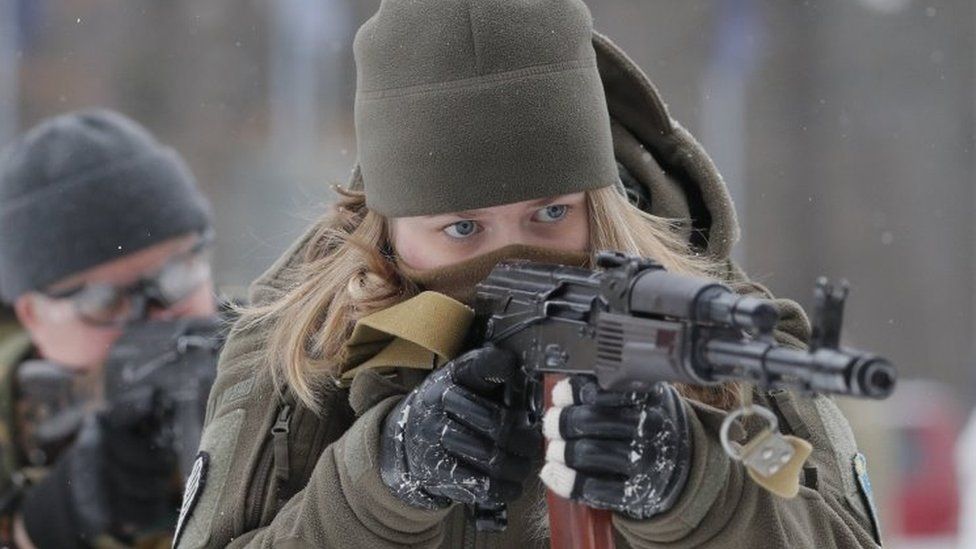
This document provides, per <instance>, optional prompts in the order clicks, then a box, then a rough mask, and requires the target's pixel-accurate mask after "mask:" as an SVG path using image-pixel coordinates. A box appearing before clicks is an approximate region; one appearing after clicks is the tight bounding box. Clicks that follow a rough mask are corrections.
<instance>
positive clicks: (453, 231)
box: [444, 219, 481, 238]
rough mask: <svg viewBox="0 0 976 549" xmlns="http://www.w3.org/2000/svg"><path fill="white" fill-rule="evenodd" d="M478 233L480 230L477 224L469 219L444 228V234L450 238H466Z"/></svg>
mask: <svg viewBox="0 0 976 549" xmlns="http://www.w3.org/2000/svg"><path fill="white" fill-rule="evenodd" d="M480 231H481V229H480V227H479V226H478V223H477V222H475V221H472V220H470V219H465V220H463V221H458V222H457V223H451V224H450V225H448V226H447V227H444V232H445V233H447V236H449V237H451V238H468V237H469V236H471V235H473V234H475V233H478V232H480Z"/></svg>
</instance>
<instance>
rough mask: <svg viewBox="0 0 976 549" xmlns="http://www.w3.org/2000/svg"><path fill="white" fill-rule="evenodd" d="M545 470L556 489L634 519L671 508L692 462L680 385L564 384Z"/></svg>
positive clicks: (550, 422) (549, 425) (546, 427)
mask: <svg viewBox="0 0 976 549" xmlns="http://www.w3.org/2000/svg"><path fill="white" fill-rule="evenodd" d="M542 431H543V433H544V435H545V437H546V440H547V442H548V445H547V448H546V464H545V465H544V466H543V468H542V471H541V473H540V476H541V477H542V481H543V483H545V485H546V486H547V487H549V489H550V490H552V491H553V492H555V493H556V494H557V495H559V496H562V497H564V498H568V499H572V500H576V501H578V502H581V503H583V504H584V505H587V506H589V507H593V508H596V509H609V510H612V511H616V512H618V513H622V514H624V515H626V516H628V517H631V518H635V519H646V518H650V517H652V516H654V515H657V514H660V513H663V512H665V511H667V510H669V509H670V508H671V507H672V506H673V505H674V503H675V502H676V501H677V499H678V497H679V496H680V495H681V491H682V490H683V489H684V485H685V481H686V480H687V477H688V471H689V469H690V467H691V438H690V433H689V431H688V418H687V416H686V413H685V410H684V407H683V404H682V402H681V398H680V397H679V396H678V392H677V391H676V390H675V389H674V387H672V386H671V385H670V384H668V383H658V384H656V385H655V386H654V389H653V390H652V391H651V392H649V393H617V392H612V391H605V390H603V389H601V388H600V386H599V385H597V382H596V379H594V378H592V377H590V376H573V377H570V378H567V379H564V380H562V381H560V382H559V383H557V384H556V385H555V387H554V388H553V391H552V408H550V409H549V410H548V411H547V412H546V415H545V416H544V418H543V427H542Z"/></svg>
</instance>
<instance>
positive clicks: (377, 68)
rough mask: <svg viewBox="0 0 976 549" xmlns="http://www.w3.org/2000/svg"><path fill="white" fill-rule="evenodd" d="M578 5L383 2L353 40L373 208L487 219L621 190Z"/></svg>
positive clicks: (551, 0)
mask: <svg viewBox="0 0 976 549" xmlns="http://www.w3.org/2000/svg"><path fill="white" fill-rule="evenodd" d="M592 39H593V22H592V17H591V16H590V13H589V10H588V9H587V8H586V6H585V5H584V4H583V3H582V2H581V1H580V0H463V1H460V0H383V2H382V4H381V5H380V8H379V11H378V12H377V13H376V14H375V15H373V17H372V18H370V19H369V20H368V21H367V22H366V23H365V24H364V25H363V26H362V28H360V29H359V32H358V33H357V34H356V40H355V43H354V53H355V57H356V65H357V90H356V136H357V140H358V148H359V162H360V167H361V170H362V178H363V182H364V185H365V191H366V202H367V205H368V206H369V207H370V209H373V210H375V211H377V212H379V213H381V214H384V215H386V216H391V217H400V216H414V215H429V214H437V213H444V212H451V211H459V210H469V209H475V208H483V207H489V206H496V205H500V204H507V203H511V202H518V201H522V200H529V199H533V198H541V197H546V196H555V195H561V194H568V193H574V192H579V191H583V190H588V189H596V188H600V187H604V186H607V185H612V184H615V183H616V182H617V181H618V174H617V168H616V164H615V161H614V156H613V143H612V139H611V135H610V120H609V115H608V113H607V102H606V98H605V97H604V92H603V87H602V84H601V81H600V75H599V72H598V70H597V63H596V56H595V53H594V49H593V44H592Z"/></svg>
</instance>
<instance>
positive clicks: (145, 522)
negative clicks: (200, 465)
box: [20, 409, 176, 549]
mask: <svg viewBox="0 0 976 549" xmlns="http://www.w3.org/2000/svg"><path fill="white" fill-rule="evenodd" d="M122 418H124V419H122ZM152 423H153V422H152V421H149V419H148V416H147V412H146V410H143V409H128V410H112V411H111V413H109V412H101V413H98V414H91V415H89V416H87V417H86V418H85V421H84V423H83V425H82V428H81V430H80V431H79V433H78V437H77V439H76V441H75V443H74V445H73V446H72V447H71V448H69V449H68V450H67V451H66V452H65V454H64V455H63V456H62V457H61V459H59V460H58V462H57V463H56V464H55V466H54V468H53V470H52V471H51V472H50V474H48V476H46V477H45V478H44V479H43V480H41V481H40V482H39V483H38V484H37V485H35V486H33V487H32V488H31V489H30V490H29V491H28V492H27V495H26V496H25V499H24V502H23V504H22V506H21V510H20V512H21V515H22V516H23V519H24V525H25V528H26V530H27V534H28V536H29V537H30V538H31V540H32V541H33V543H34V545H35V546H37V547H39V548H42V549H43V548H44V547H85V546H89V545H92V544H93V542H94V541H95V540H96V539H97V538H99V537H101V536H110V537H113V538H116V539H117V540H120V541H123V542H125V541H130V540H131V539H132V537H133V536H134V535H136V534H138V533H144V532H146V531H147V530H151V528H152V527H154V526H155V527H159V526H168V524H167V523H166V522H161V521H167V519H169V518H170V517H169V513H170V511H171V509H170V508H171V507H173V504H172V502H171V500H172V498H173V494H172V492H173V490H171V489H170V484H171V482H172V479H173V475H174V473H175V471H176V456H175V453H174V452H173V451H172V450H171V449H166V448H160V447H158V446H157V445H156V444H155V440H156V438H157V437H156V436H155V435H156V431H155V428H154V426H153V425H152Z"/></svg>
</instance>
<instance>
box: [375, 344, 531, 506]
mask: <svg viewBox="0 0 976 549" xmlns="http://www.w3.org/2000/svg"><path fill="white" fill-rule="evenodd" d="M515 368H516V359H515V356H514V355H513V354H511V353H510V352H507V351H502V350H500V349H497V348H494V347H482V348H479V349H475V350H473V351H470V352H468V353H466V354H464V355H462V356H460V357H458V358H456V359H454V360H453V361H451V362H449V363H447V364H446V365H444V366H443V367H442V368H440V369H438V370H437V371H435V372H433V373H432V374H430V375H429V376H427V378H426V379H425V380H424V381H423V382H422V383H421V384H420V385H419V386H418V387H417V388H415V389H414V390H413V391H412V392H411V393H410V394H408V395H407V396H406V397H405V398H404V399H403V401H402V402H400V404H398V405H397V406H396V407H395V408H394V409H393V410H391V411H390V413H389V415H388V416H387V418H386V420H385V425H384V428H383V440H382V443H381V446H380V474H381V476H382V478H383V482H384V483H385V484H386V485H387V486H388V487H389V488H390V490H391V491H392V492H393V494H394V495H396V496H397V497H398V498H400V499H401V500H403V501H405V502H407V503H408V504H410V505H413V506H415V507H421V508H426V509H437V508H443V507H446V506H448V505H450V504H451V502H458V503H468V504H479V505H489V506H490V505H497V504H499V503H502V502H505V501H512V500H515V499H517V498H518V497H519V495H520V494H521V493H522V484H523V482H524V481H525V479H526V478H527V477H528V476H529V475H530V474H531V472H532V464H533V461H534V460H536V459H538V458H539V457H541V454H542V437H541V435H540V433H539V432H538V430H537V429H532V428H531V427H529V426H528V425H527V422H526V419H525V417H526V416H525V414H526V412H525V411H524V410H517V409H510V408H507V407H506V406H505V405H504V404H503V393H504V386H505V383H506V382H507V381H508V380H510V379H511V378H512V376H513V374H514V372H515Z"/></svg>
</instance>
